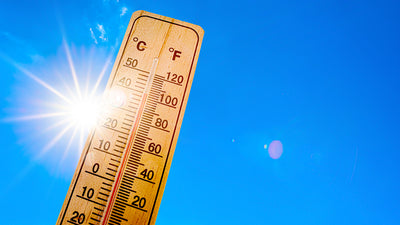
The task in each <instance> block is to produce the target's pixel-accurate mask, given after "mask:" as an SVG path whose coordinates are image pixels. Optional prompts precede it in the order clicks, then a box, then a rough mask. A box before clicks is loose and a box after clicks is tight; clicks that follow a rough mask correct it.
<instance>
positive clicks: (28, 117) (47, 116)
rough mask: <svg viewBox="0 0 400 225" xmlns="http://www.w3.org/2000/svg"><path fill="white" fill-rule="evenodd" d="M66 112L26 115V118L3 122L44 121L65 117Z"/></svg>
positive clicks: (14, 118)
mask: <svg viewBox="0 0 400 225" xmlns="http://www.w3.org/2000/svg"><path fill="white" fill-rule="evenodd" d="M66 114H67V113H66V112H54V113H42V114H35V115H28V116H19V117H9V118H4V119H3V121H4V122H13V121H26V120H38V119H46V118H52V117H60V116H65V115H66Z"/></svg>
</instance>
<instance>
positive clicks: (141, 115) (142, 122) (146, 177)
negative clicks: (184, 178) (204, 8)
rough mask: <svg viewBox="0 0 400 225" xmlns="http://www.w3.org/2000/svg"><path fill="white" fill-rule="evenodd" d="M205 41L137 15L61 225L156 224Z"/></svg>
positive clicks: (194, 31) (173, 24)
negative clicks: (202, 44)
mask: <svg viewBox="0 0 400 225" xmlns="http://www.w3.org/2000/svg"><path fill="white" fill-rule="evenodd" d="M203 33H204V32H203V30H202V29H201V28H200V27H199V26H196V25H193V24H189V23H186V22H182V21H178V20H175V19H172V18H168V17H164V16H160V15H155V14H152V13H149V12H145V11H137V12H135V13H134V14H133V15H132V18H131V20H130V22H129V26H128V29H127V31H126V34H125V37H124V40H123V42H122V45H121V47H120V50H119V52H118V56H117V59H116V61H115V64H114V67H113V70H112V73H111V75H110V78H109V80H108V83H107V88H106V91H105V95H104V96H105V97H104V112H103V113H102V116H101V118H100V120H99V121H100V122H99V123H98V125H97V126H96V127H95V128H93V131H92V132H91V133H90V135H89V137H88V139H87V142H86V145H85V147H84V149H83V152H82V155H81V158H80V161H79V164H78V166H77V169H76V171H75V174H74V177H73V180H72V182H71V185H70V188H69V190H68V193H67V196H66V198H65V201H64V204H63V206H62V209H61V212H60V215H59V217H58V220H57V224H78V225H79V224H140V225H141V224H143V225H150V224H155V221H156V216H157V212H158V209H159V206H160V202H161V198H162V195H163V191H164V187H165V184H166V181H167V177H168V172H169V169H170V166H171V161H172V157H173V155H174V150H175V146H176V142H177V139H178V135H179V130H180V127H181V123H182V119H183V114H184V112H185V107H186V103H187V100H188V96H189V91H190V87H191V84H192V80H193V75H194V71H195V68H196V63H197V59H198V56H199V51H200V46H201V42H202V38H203Z"/></svg>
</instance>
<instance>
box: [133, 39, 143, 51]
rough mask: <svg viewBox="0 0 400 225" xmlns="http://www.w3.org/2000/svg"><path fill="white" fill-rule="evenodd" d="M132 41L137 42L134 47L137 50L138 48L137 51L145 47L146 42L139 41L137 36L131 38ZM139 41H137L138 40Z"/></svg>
mask: <svg viewBox="0 0 400 225" xmlns="http://www.w3.org/2000/svg"><path fill="white" fill-rule="evenodd" d="M133 41H134V42H137V44H136V49H137V50H139V51H144V50H145V49H146V42H144V41H139V38H137V37H134V38H133ZM138 41H139V42H138Z"/></svg>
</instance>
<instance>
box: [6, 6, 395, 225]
mask: <svg viewBox="0 0 400 225" xmlns="http://www.w3.org/2000/svg"><path fill="white" fill-rule="evenodd" d="M136 10H146V11H150V12H153V13H157V14H161V15H165V16H168V17H173V18H176V19H180V20H183V21H187V22H191V23H194V24H198V25H200V26H202V27H203V29H204V30H205V36H204V40H203V45H202V48H201V52H200V57H199V61H198V65H197V70H196V74H195V77H194V81H193V86H192V91H191V94H190V98H189V102H188V106H187V110H186V113H185V117H184V120H183V125H182V129H181V133H180V137H179V140H178V144H177V148H176V152H175V156H174V160H173V162H172V167H171V171H170V175H169V178H168V182H167V186H166V189H165V193H164V197H163V200H162V203H161V208H160V211H159V215H158V218H157V224H158V225H172V224H173V225H208V224H209V225H212V224H215V225H220V224H231V225H233V224H237V225H239V224H243V225H247V224H251V225H259V224H260V225H262V224H274V225H275V224H290V225H292V224H307V225H313V224H316V225H317V224H318V225H320V224H352V225H353V224H371V225H372V224H374V225H375V224H385V225H390V224H400V213H399V212H400V204H399V203H400V193H399V190H400V163H399V162H398V159H399V158H400V148H399V140H400V132H399V127H400V119H399V115H400V104H399V103H400V101H399V100H400V99H399V97H400V87H399V86H400V77H399V75H400V29H399V28H400V14H399V12H400V4H399V3H398V2H397V1H386V0H381V1H369V0H364V1H330V0H326V1H320V0H310V1H289V0H281V1H209V0H201V1H179V0H171V1H152V0H146V1H144V0H143V1H142V0H140V1H124V0H120V1H117V0H104V1H102V0H90V1H85V0H79V1H78V0H70V1H57V0H52V1H45V0H38V1H1V3H0V71H1V75H0V85H1V89H0V108H1V114H0V117H1V125H0V134H1V135H0V141H1V143H2V147H1V153H2V157H1V158H2V160H1V163H0V170H1V174H2V176H1V179H0V218H1V219H0V224H4V225H19V224H21V225H25V224H38V225H45V224H55V222H56V220H57V217H58V214H59V211H60V209H61V206H62V204H63V201H64V198H65V196H66V193H67V190H68V187H69V184H70V182H71V179H72V175H73V173H74V170H75V167H76V165H77V162H78V158H79V153H80V151H81V150H82V149H81V148H80V147H79V142H80V140H79V136H80V135H79V134H77V135H73V132H72V130H71V129H70V130H65V126H66V125H65V124H64V125H60V124H57V117H46V118H41V119H40V118H37V117H38V116H37V115H39V114H40V115H43V114H46V113H47V114H49V113H51V109H52V108H54V104H59V102H57V101H59V97H58V96H57V95H56V94H55V93H54V92H52V91H49V90H48V89H46V88H44V86H43V85H40V82H46V84H48V85H50V86H51V87H54V88H56V89H55V90H60V91H62V93H70V94H71V92H73V90H70V89H68V88H67V87H73V82H72V80H71V79H72V78H71V67H70V66H69V62H74V69H75V71H77V76H78V77H79V82H80V83H81V85H82V86H85V85H86V84H87V85H88V86H89V87H92V86H93V85H94V84H95V82H96V79H97V78H98V77H99V74H101V72H102V71H105V77H104V78H103V79H102V80H101V83H100V86H99V88H98V90H97V92H98V93H101V91H102V90H103V89H104V86H105V82H106V80H107V77H108V75H109V73H110V70H111V67H112V64H113V62H114V60H115V57H116V53H117V50H118V48H119V45H120V44H121V41H122V38H123V35H124V33H125V29H126V27H127V25H128V22H129V18H130V15H131V14H132V13H133V12H134V11H136ZM35 79H36V81H35ZM39 79H40V80H39ZM42 84H43V83H42ZM71 84H72V85H71ZM72 95H73V93H72ZM48 116H49V115H48ZM64 130H65V132H64V133H63V131H64ZM84 135H85V134H84ZM84 139H86V136H85V138H84ZM273 141H274V142H273ZM278 141H279V142H278ZM276 143H278V144H276ZM279 143H281V144H282V149H283V153H282V155H281V156H280V157H274V158H277V159H273V158H271V157H270V155H269V154H268V150H271V146H272V147H273V146H279ZM273 156H274V155H273ZM275 156H276V155H275ZM278 156H279V155H278Z"/></svg>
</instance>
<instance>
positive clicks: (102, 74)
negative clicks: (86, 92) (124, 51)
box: [90, 55, 112, 96]
mask: <svg viewBox="0 0 400 225" xmlns="http://www.w3.org/2000/svg"><path fill="white" fill-rule="evenodd" d="M111 58H112V55H110V56H108V57H107V61H106V63H104V66H103V68H102V70H101V72H100V74H99V77H98V78H97V80H96V83H95V85H94V86H93V88H92V92H91V93H90V96H94V94H95V93H96V91H97V88H98V87H99V85H100V83H101V81H102V80H103V77H104V74H105V73H106V71H107V69H108V66H109V64H110V61H111Z"/></svg>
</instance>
